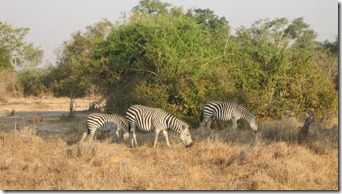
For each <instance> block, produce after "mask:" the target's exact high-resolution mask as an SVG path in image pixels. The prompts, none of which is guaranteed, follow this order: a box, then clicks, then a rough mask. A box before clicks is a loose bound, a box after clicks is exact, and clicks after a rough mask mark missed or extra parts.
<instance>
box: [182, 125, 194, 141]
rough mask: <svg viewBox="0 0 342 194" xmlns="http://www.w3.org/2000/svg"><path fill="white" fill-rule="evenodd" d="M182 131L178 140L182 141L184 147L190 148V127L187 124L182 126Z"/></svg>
mask: <svg viewBox="0 0 342 194" xmlns="http://www.w3.org/2000/svg"><path fill="white" fill-rule="evenodd" d="M181 128H182V130H181V132H180V139H181V140H182V141H183V143H184V145H185V146H186V147H191V146H192V145H193V142H192V138H191V133H190V131H191V127H190V126H189V125H188V124H185V123H184V124H182V126H181Z"/></svg>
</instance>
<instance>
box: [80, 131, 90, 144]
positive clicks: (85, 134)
mask: <svg viewBox="0 0 342 194" xmlns="http://www.w3.org/2000/svg"><path fill="white" fill-rule="evenodd" d="M87 135H88V133H87V132H84V133H83V135H82V138H81V140H80V142H83V141H84V139H85V138H86V137H87Z"/></svg>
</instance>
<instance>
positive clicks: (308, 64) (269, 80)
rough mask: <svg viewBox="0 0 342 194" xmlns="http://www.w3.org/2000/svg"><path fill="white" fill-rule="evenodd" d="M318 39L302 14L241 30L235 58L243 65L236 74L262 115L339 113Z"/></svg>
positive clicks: (257, 23) (238, 87)
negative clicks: (318, 57) (320, 62)
mask: <svg viewBox="0 0 342 194" xmlns="http://www.w3.org/2000/svg"><path fill="white" fill-rule="evenodd" d="M314 38H315V32H314V31H313V30H311V29H310V28H309V25H307V24H306V23H304V21H303V19H302V18H298V19H295V20H293V21H292V22H291V23H289V21H288V20H287V19H285V18H279V19H274V20H269V19H265V20H259V21H257V22H255V23H254V24H253V25H252V27H251V28H240V29H239V30H238V31H237V37H236V41H237V44H238V45H239V46H241V47H240V50H237V56H238V57H237V58H235V59H234V60H236V61H237V62H238V64H239V66H237V68H236V69H235V70H234V71H232V75H233V78H234V80H235V86H236V87H237V89H238V90H240V91H241V92H242V93H246V94H247V96H248V99H249V100H250V101H251V102H254V103H253V104H254V105H253V106H255V110H256V111H257V112H259V115H262V116H266V117H278V118H279V117H283V116H289V115H302V114H304V113H306V112H308V111H311V110H316V111H318V112H320V113H323V112H325V113H326V112H329V111H332V112H335V110H334V109H335V107H336V97H337V95H336V92H335V91H334V90H331V89H332V88H331V87H332V84H331V82H329V81H328V80H326V79H325V76H324V75H323V72H322V70H321V69H320V68H317V66H315V63H314V55H315V48H316V44H315V41H314ZM260 102H262V103H260ZM315 115H316V116H324V115H323V114H320V115H319V114H315Z"/></svg>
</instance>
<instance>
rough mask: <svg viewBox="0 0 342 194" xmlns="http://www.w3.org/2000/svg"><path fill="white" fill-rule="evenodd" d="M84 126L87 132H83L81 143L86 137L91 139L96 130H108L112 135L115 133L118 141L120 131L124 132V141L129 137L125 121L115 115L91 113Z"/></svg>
mask: <svg viewBox="0 0 342 194" xmlns="http://www.w3.org/2000/svg"><path fill="white" fill-rule="evenodd" d="M86 125H87V131H86V132H84V134H83V136H82V139H81V141H83V140H84V138H85V137H86V136H88V135H90V136H91V139H93V138H94V134H95V132H96V130H101V131H109V130H110V131H111V132H112V133H113V134H114V133H116V136H117V138H118V139H120V134H119V132H120V130H123V132H124V140H126V139H127V138H128V136H129V132H128V122H127V120H126V119H125V118H124V117H122V116H120V115H117V114H103V113H91V114H90V115H88V116H87V118H86Z"/></svg>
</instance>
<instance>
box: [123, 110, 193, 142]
mask: <svg viewBox="0 0 342 194" xmlns="http://www.w3.org/2000/svg"><path fill="white" fill-rule="evenodd" d="M126 118H127V120H128V123H129V125H130V133H131V135H132V137H131V140H132V147H134V146H135V145H136V146H137V145H138V143H137V139H136V134H135V130H136V128H138V129H140V130H142V131H154V133H155V137H154V145H153V147H154V148H155V147H156V146H157V142H158V135H159V132H160V131H162V132H163V134H164V137H165V140H166V144H167V146H168V147H170V142H169V138H168V133H167V129H169V128H171V129H173V130H174V131H176V132H177V133H179V134H180V139H181V140H182V141H183V143H184V145H185V146H186V147H191V146H192V145H193V141H192V139H191V132H190V131H191V126H190V125H188V124H187V123H186V122H184V121H182V120H181V119H179V118H177V117H175V116H173V115H171V114H170V113H168V112H166V111H164V110H162V109H160V108H151V107H147V106H143V105H133V106H131V107H129V108H128V110H127V112H126Z"/></svg>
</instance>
